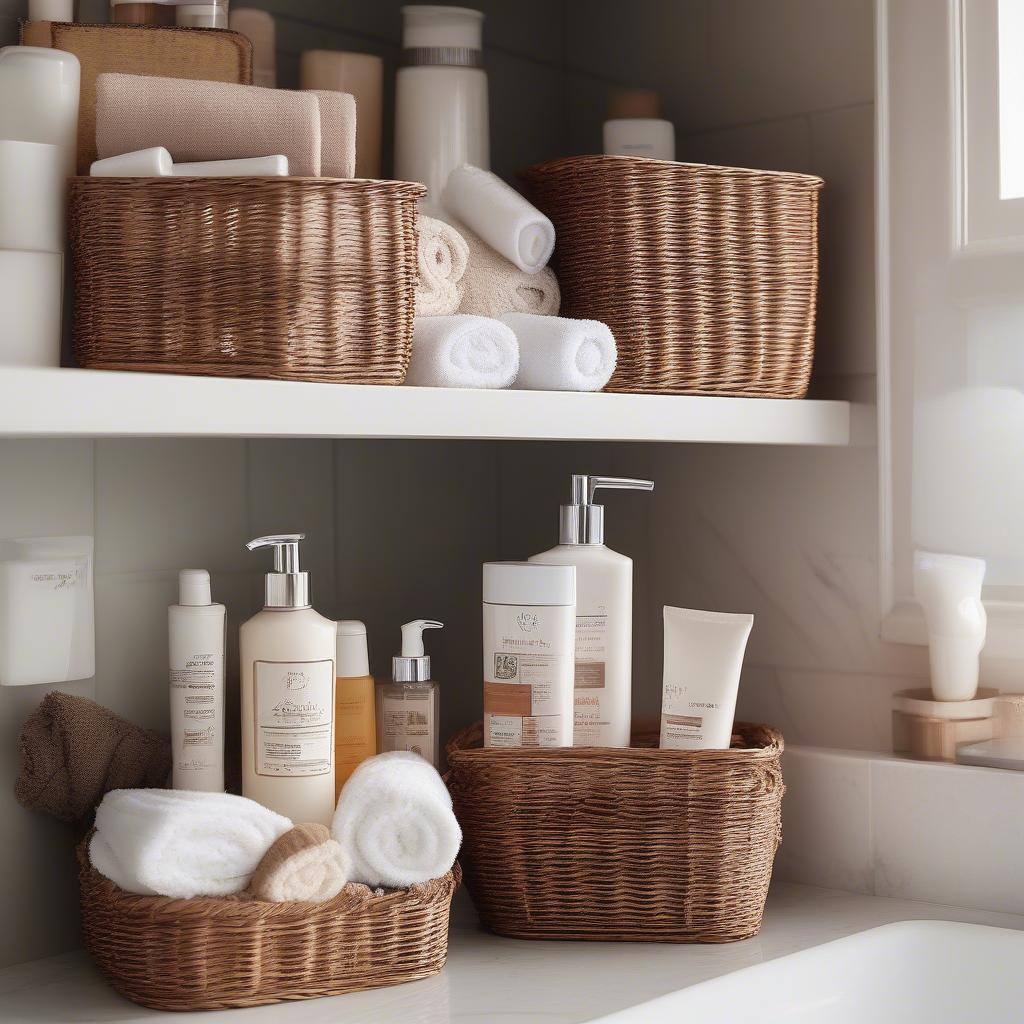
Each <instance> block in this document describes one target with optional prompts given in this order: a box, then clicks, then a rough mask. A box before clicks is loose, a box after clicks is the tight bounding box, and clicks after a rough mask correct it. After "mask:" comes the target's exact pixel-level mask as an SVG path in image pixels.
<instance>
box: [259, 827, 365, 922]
mask: <svg viewBox="0 0 1024 1024" xmlns="http://www.w3.org/2000/svg"><path fill="white" fill-rule="evenodd" d="M348 875H349V863H348V860H347V858H346V857H345V854H344V853H343V852H342V849H341V846H340V845H339V844H338V842H337V840H335V839H332V838H331V833H330V831H329V830H328V828H327V826H326V825H318V824H300V825H296V826H294V828H292V829H291V830H290V831H288V832H285V834H284V835H282V836H278V838H277V839H276V840H275V842H274V845H273V846H271V847H270V849H269V850H267V852H266V853H265V854H264V855H263V859H262V860H261V861H260V862H259V865H258V866H257V868H256V870H255V872H254V873H253V876H252V879H251V881H250V882H249V891H250V892H251V893H252V894H253V896H255V897H256V899H258V900H267V901H269V902H270V903H284V902H286V901H288V900H309V901H311V902H313V903H323V902H324V901H325V900H331V899H334V897H335V896H337V895H338V893H339V892H341V890H342V889H344V888H345V883H346V882H347V881H348Z"/></svg>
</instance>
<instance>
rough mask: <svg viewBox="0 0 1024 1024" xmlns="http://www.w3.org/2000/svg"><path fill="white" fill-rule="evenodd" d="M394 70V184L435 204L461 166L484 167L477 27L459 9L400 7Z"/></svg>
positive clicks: (483, 80)
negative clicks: (421, 190)
mask: <svg viewBox="0 0 1024 1024" xmlns="http://www.w3.org/2000/svg"><path fill="white" fill-rule="evenodd" d="M402 18H403V31H402V56H401V65H402V66H401V67H400V69H399V71H398V77H397V79H396V82H395V177H396V178H398V179H399V180H401V181H419V182H422V183H423V184H424V185H426V186H427V189H428V194H427V202H428V203H429V204H432V205H433V204H439V203H440V201H441V191H442V189H443V188H444V186H445V182H447V180H448V175H449V174H450V173H451V172H452V171H453V170H455V168H456V167H461V166H462V165H463V164H472V165H473V166H474V167H482V168H483V169H484V170H487V169H488V168H489V167H490V166H491V143H490V130H489V127H488V123H489V121H488V111H487V74H486V72H485V71H484V69H483V52H482V47H483V42H482V37H483V20H484V16H483V14H482V13H481V12H480V11H472V10H469V9H467V8H465V7H438V6H434V5H421V4H417V5H414V6H409V7H403V8H402Z"/></svg>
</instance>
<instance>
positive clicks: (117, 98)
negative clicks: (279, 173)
mask: <svg viewBox="0 0 1024 1024" xmlns="http://www.w3.org/2000/svg"><path fill="white" fill-rule="evenodd" d="M336 95H338V96H342V95H345V94H343V93H338V94H336ZM320 109H321V108H320V99H319V98H318V97H317V96H315V95H314V94H313V93H309V92H290V91H287V90H283V89H261V88H259V87H258V86H254V85H232V84H229V83H226V82H192V81H186V80H184V79H176V78H148V77H145V76H142V75H121V74H105V75H100V76H99V78H98V79H97V82H96V148H97V150H98V151H99V155H100V157H101V158H105V157H110V156H120V155H121V154H122V153H133V152H135V151H136V150H139V149H149V148H151V147H153V146H163V147H164V148H165V149H168V150H170V153H171V157H172V158H173V159H174V160H175V161H177V162H196V161H200V160H232V159H240V158H243V157H256V156H266V155H267V154H268V153H281V154H283V155H284V156H286V157H287V158H288V167H289V170H290V171H291V173H292V174H294V175H299V176H313V177H316V176H319V174H320V173H321V150H322V134H321V113H320ZM338 109H340V108H338ZM332 110H333V111H334V115H337V112H338V111H337V110H336V109H335V108H334V107H333V106H332V108H331V110H329V111H328V112H327V117H328V121H329V122H330V124H331V127H330V128H329V134H330V135H331V138H332V139H334V136H335V132H336V131H339V132H340V131H341V130H342V129H341V127H340V124H341V118H340V117H337V120H335V119H334V117H332V112H331V111H332ZM352 127H353V132H352V150H353V154H354V152H355V133H354V116H353V123H352ZM328 148H329V150H330V151H331V154H332V156H331V158H330V159H331V166H332V167H333V166H335V165H334V163H333V161H334V159H335V156H334V154H335V152H336V149H337V152H340V151H341V147H340V145H339V144H338V143H337V142H329V146H328ZM353 161H354V156H353ZM342 162H343V161H342Z"/></svg>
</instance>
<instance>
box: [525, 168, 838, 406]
mask: <svg viewBox="0 0 1024 1024" xmlns="http://www.w3.org/2000/svg"><path fill="white" fill-rule="evenodd" d="M524 177H525V178H526V180H527V182H528V183H529V185H530V187H531V188H532V190H533V198H534V201H535V202H536V203H537V205H538V206H539V207H540V208H541V210H543V211H544V212H545V213H546V214H547V215H548V216H549V217H550V218H551V220H552V221H553V222H554V225H555V231H556V236H557V239H558V242H557V248H556V251H555V269H556V272H557V274H558V281H559V284H560V285H561V289H562V315H563V316H569V317H580V318H584V319H592V320H601V321H603V322H604V323H606V324H608V326H609V327H611V329H612V333H613V334H614V335H615V339H616V342H617V344H618V353H619V355H618V364H617V366H616V369H615V374H614V375H613V377H612V379H611V381H610V383H609V384H608V386H607V388H606V389H605V390H608V391H627V392H661V393H666V394H679V393H687V394H706V395H738V396H747V397H776V398H802V397H803V396H804V395H805V394H806V392H807V386H808V383H809V381H810V375H811V364H812V362H813V358H814V318H815V307H816V297H817V286H818V194H819V191H820V189H821V187H822V184H823V182H822V180H821V179H820V178H816V177H813V176H811V175H806V174H791V173H784V172H776V171H756V170H746V169H743V168H735V167H715V166H709V165H705V164H684V163H674V162H672V161H669V160H649V159H644V158H639V157H620V156H580V157H568V158H565V159H562V160H554V161H551V162H549V163H543V164H538V165H536V166H534V167H532V168H530V169H529V170H528V171H526V172H525V174H524Z"/></svg>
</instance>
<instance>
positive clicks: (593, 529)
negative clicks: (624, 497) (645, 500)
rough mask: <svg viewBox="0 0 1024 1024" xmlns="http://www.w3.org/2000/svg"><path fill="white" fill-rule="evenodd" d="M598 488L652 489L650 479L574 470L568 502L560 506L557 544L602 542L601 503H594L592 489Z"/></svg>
mask: <svg viewBox="0 0 1024 1024" xmlns="http://www.w3.org/2000/svg"><path fill="white" fill-rule="evenodd" d="M598 488H604V489H606V490H616V491H653V490H654V481H653V480H635V479H633V478H632V477H624V476H587V475H585V474H582V473H574V474H573V477H572V504H570V505H563V506H562V516H561V526H560V530H559V538H558V542H559V544H603V543H604V505H595V504H594V492H595V491H597V490H598Z"/></svg>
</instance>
